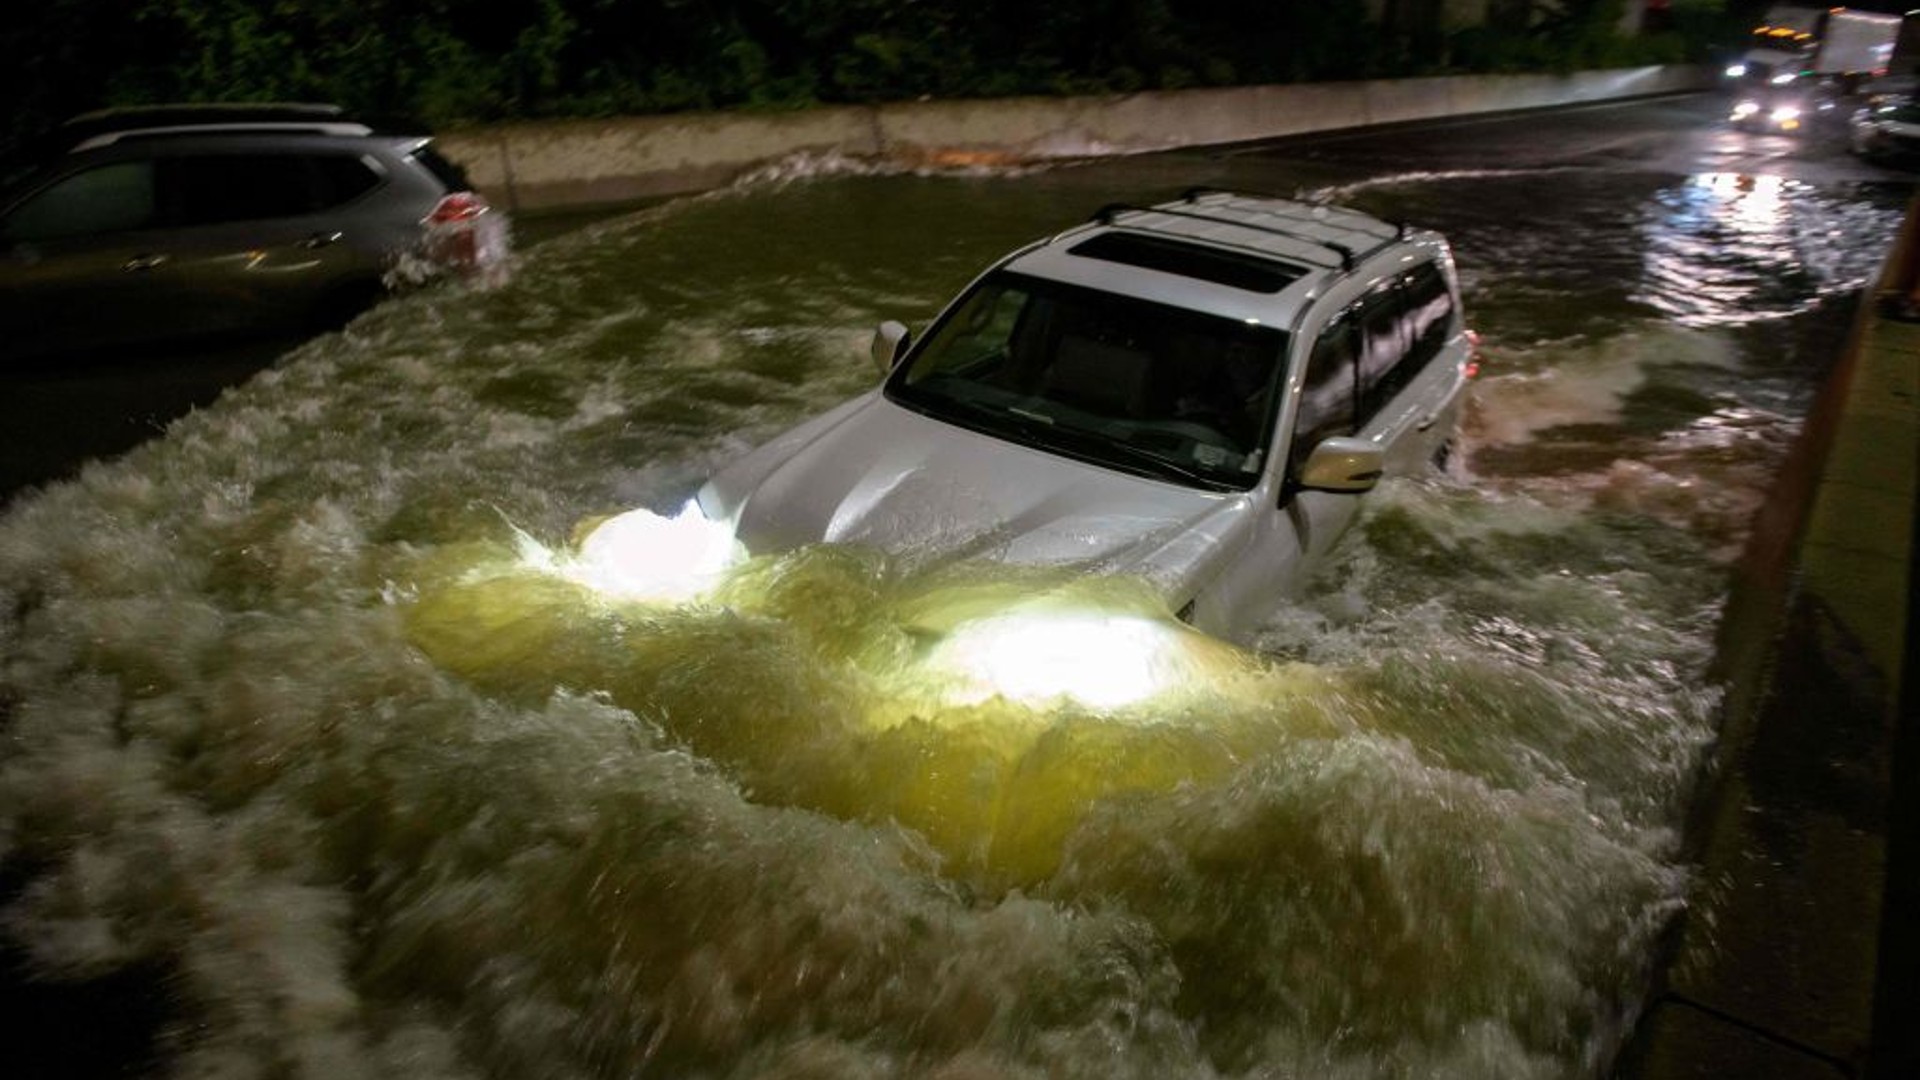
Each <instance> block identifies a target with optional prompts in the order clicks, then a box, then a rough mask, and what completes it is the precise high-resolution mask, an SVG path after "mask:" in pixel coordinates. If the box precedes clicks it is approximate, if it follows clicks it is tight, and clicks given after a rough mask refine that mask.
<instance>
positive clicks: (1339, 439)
mask: <svg viewBox="0 0 1920 1080" xmlns="http://www.w3.org/2000/svg"><path fill="white" fill-rule="evenodd" d="M1386 464H1387V455H1386V451H1384V450H1382V449H1381V448H1380V445H1379V444H1378V443H1375V442H1372V441H1370V440H1367V439H1356V438H1353V437H1351V436H1347V435H1335V436H1333V437H1332V438H1330V439H1323V440H1321V442H1320V444H1319V445H1318V446H1315V447H1314V448H1313V453H1311V454H1308V455H1307V463H1306V464H1305V465H1302V466H1301V467H1300V475H1299V477H1298V478H1297V479H1296V480H1295V481H1294V484H1295V486H1296V487H1300V488H1304V489H1307V490H1310V491H1337V492H1347V493H1351V494H1358V493H1360V492H1362V491H1372V490H1373V486H1374V485H1375V484H1377V483H1379V482H1380V476H1381V474H1382V473H1383V472H1385V471H1386Z"/></svg>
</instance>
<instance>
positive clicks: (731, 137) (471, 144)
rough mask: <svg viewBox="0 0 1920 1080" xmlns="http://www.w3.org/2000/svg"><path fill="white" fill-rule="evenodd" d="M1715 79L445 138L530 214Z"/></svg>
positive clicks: (489, 132) (499, 199)
mask: <svg viewBox="0 0 1920 1080" xmlns="http://www.w3.org/2000/svg"><path fill="white" fill-rule="evenodd" d="M1712 81H1713V76H1712V74H1711V73H1710V72H1708V71H1706V70H1705V69H1702V68H1697V67H1691V66H1684V67H1683V66H1673V67H1640V68H1622V69H1618V70H1611V71H1588V72H1576V73H1572V74H1567V75H1458V76H1446V77H1436V78H1425V79H1398V80H1375V81H1364V82H1343V83H1301V84H1291V85H1284V86H1249V87H1236V88H1232V89H1224V90H1178V91H1160V92H1154V93H1141V94H1125V95H1116V96H1109V97H1073V98H1006V99H996V100H979V101H929V102H903V103H895V104H887V105H875V106H832V107H822V108H816V109H807V110H803V111H800V112H791V113H694V114H675V115H669V116H642V117H627V118H618V119H609V120H573V121H559V122H555V123H546V124H512V125H505V126H501V127H494V128H484V129H475V130H471V131H465V132H454V133H450V134H447V135H444V136H442V137H441V138H440V139H439V140H438V145H439V147H440V149H441V151H442V152H443V153H445V154H446V155H447V156H448V157H450V158H452V159H453V160H454V161H456V162H459V163H460V164H461V165H462V166H463V167H464V168H465V169H466V170H467V173H468V175H469V176H470V177H471V178H472V179H473V182H474V184H475V185H476V186H477V187H479V188H480V190H481V191H483V192H485V193H486V194H487V195H488V197H489V198H491V199H493V200H494V201H495V202H496V203H498V204H500V205H503V206H505V207H507V208H508V209H509V210H514V211H526V210H543V209H558V208H562V207H567V206H581V205H589V204H594V203H610V202H623V201H628V200H633V199H642V198H650V197H656V196H663V195H679V194H686V193H689V192H695V191H704V190H708V189H711V188H715V187H720V186H723V185H725V184H727V183H729V182H730V181H732V180H733V179H735V178H736V177H738V176H741V175H743V174H745V173H747V172H750V171H752V170H754V169H757V168H761V167H764V166H766V165H768V164H771V163H773V162H777V161H782V160H786V159H790V158H794V157H800V156H818V157H834V156H840V157H847V158H852V159H856V160H862V161H891V162H898V163H902V164H906V165H909V166H935V167H941V166H966V165H974V164H1015V163H1020V162H1033V161H1048V160H1060V159H1066V158H1079V157H1098V156H1106V155H1114V154H1134V153H1146V152H1151V151H1154V150H1169V149H1174V148H1178V147H1184V146H1210V145H1220V144H1225V143H1237V142H1251V141H1254V140H1258V139H1272V138H1279V137H1282V136H1287V135H1301V134H1307V133H1310V132H1316V131H1333V130H1343V129H1349V128H1361V127H1372V126H1376V125H1380V124H1395V123H1405V122H1408V121H1416V120H1433V119H1438V118H1442V117H1449V116H1466V115H1472V114H1476V113H1492V112H1509V111H1515V110H1523V109H1537V108H1547V107H1551V106H1559V105H1575V104H1583V103H1588V102H1598V101H1612V100H1619V99H1623V98H1632V97H1643V96H1648V95H1653V94H1665V93H1678V92H1683V91H1689V90H1698V89H1702V88H1704V87H1707V86H1710V85H1712Z"/></svg>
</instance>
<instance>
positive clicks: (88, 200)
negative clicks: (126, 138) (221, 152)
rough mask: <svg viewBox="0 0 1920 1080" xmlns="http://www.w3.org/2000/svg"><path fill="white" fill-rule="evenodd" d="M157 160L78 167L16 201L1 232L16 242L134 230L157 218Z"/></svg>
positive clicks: (150, 224) (151, 224)
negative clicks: (22, 200)
mask: <svg viewBox="0 0 1920 1080" xmlns="http://www.w3.org/2000/svg"><path fill="white" fill-rule="evenodd" d="M155 216H156V202H155V198H154V183H153V162H151V161H117V162H114V163H112V164H108V165H101V166H98V167H96V168H92V169H87V170H84V171H82V172H77V173H74V174H73V175H72V176H69V177H66V178H64V179H62V180H59V181H57V182H55V183H54V184H52V185H50V186H49V187H47V188H45V189H44V190H42V191H41V192H39V193H38V194H36V195H34V196H32V197H31V198H29V199H27V201H25V202H23V203H21V204H20V205H19V206H18V207H16V208H15V209H14V211H13V213H11V214H8V215H7V219H6V221H5V222H4V223H3V224H0V235H3V236H5V238H6V239H8V240H12V241H16V242H35V241H43V240H62V239H67V238H69V237H75V236H92V235H96V234H100V233H116V232H129V231H131V230H134V229H144V228H149V227H151V226H153V225H154V224H156V221H155Z"/></svg>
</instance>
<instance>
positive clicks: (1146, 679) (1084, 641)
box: [927, 611, 1194, 709]
mask: <svg viewBox="0 0 1920 1080" xmlns="http://www.w3.org/2000/svg"><path fill="white" fill-rule="evenodd" d="M1187 636H1188V635H1186V634H1184V633H1182V632H1181V631H1180V630H1179V629H1178V628H1177V627H1175V626H1173V625H1171V624H1170V623H1168V622H1166V621H1164V620H1158V619H1150V618H1146V617H1144V616H1140V615H1113V614H1106V613H1102V612H1098V611H1052V612H1035V613H1027V612H1019V611H1014V612H1009V613H1007V614H1005V615H998V616H994V617H991V618H986V619H977V620H974V621H972V622H967V623H963V624H961V625H960V626H958V627H956V628H955V629H954V631H953V632H952V633H951V634H949V635H948V636H947V637H946V638H945V640H943V641H941V642H940V644H939V645H938V646H937V647H936V648H935V649H934V650H933V653H932V654H931V655H930V656H929V657H928V660H927V662H928V663H929V664H932V665H933V666H934V667H935V668H937V669H942V670H945V671H948V672H951V673H953V674H954V675H956V676H958V677H959V679H960V687H959V689H958V691H957V693H956V695H955V696H956V697H957V699H958V700H959V701H960V702H961V703H963V704H976V703H978V702H981V701H984V700H987V699H988V698H991V697H993V696H995V695H999V696H1002V697H1006V698H1009V699H1011V700H1014V701H1019V702H1024V703H1027V704H1033V705H1038V704H1044V703H1046V702H1049V701H1052V700H1055V699H1057V698H1061V697H1066V698H1071V699H1073V700H1074V701H1078V702H1080V703H1081V704H1083V705H1088V706H1092V707H1093V708H1097V709H1112V708H1118V707H1120V706H1124V705H1132V704H1135V703H1137V702H1140V701H1144V700H1146V699H1148V698H1151V697H1153V696H1154V695H1156V694H1158V693H1160V692H1162V691H1165V690H1168V689H1171V688H1173V687H1176V686H1179V685H1181V683H1182V682H1183V681H1184V680H1185V679H1186V678H1189V677H1191V676H1192V675H1193V674H1194V672H1193V671H1192V668H1193V664H1192V663H1191V662H1190V661H1189V654H1188V653H1187V651H1186V648H1185V646H1186V644H1187Z"/></svg>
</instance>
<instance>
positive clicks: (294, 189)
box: [0, 105, 506, 356]
mask: <svg viewBox="0 0 1920 1080" xmlns="http://www.w3.org/2000/svg"><path fill="white" fill-rule="evenodd" d="M32 158H33V163H32V167H30V168H29V169H28V170H26V172H25V175H23V176H21V177H19V178H18V179H17V180H15V181H14V182H13V183H11V184H9V185H8V187H7V188H6V191H5V194H4V195H0V353H4V354H6V355H13V356H22V355H29V354H34V353H44V352H52V351H64V350H69V349H81V348H90V347H98V346H106V345H116V344H122V343H125V342H131V341H144V340H153V339H161V338H174V337H182V336H188V335H200V334H210V333H220V332H230V331H253V330H267V329H282V328H300V327H303V326H310V325H315V324H316V323H325V322H327V321H332V320H337V319H339V318H341V317H343V316H346V315H349V314H351V313H352V312H354V311H355V310H357V309H358V308H359V307H361V306H364V305H365V304H367V303H369V302H370V301H372V300H373V299H374V298H376V297H378V296H379V295H380V294H381V292H382V291H383V290H384V289H386V288H387V287H389V286H390V285H391V284H392V283H393V282H394V281H395V280H396V275H401V274H406V273H431V272H434V271H437V270H439V269H444V268H459V269H463V270H464V269H474V268H482V267H487V266H492V265H497V264H498V262H499V261H500V260H501V259H502V258H503V257H504V255H505V244H506V235H505V230H504V225H503V223H502V222H500V221H499V219H498V216H497V215H494V214H492V213H490V212H489V208H488V206H487V203H486V201H485V200H484V199H482V198H481V197H480V196H479V195H477V194H475V193H474V192H473V191H472V190H471V188H470V186H469V185H468V184H467V182H466V180H465V178H464V177H463V176H462V175H461V174H460V172H459V170H458V169H457V168H455V167H454V166H453V165H451V164H450V163H448V162H447V161H446V160H445V159H443V158H441V157H440V156H439V155H438V154H436V153H435V152H434V151H433V149H432V147H431V146H430V140H429V139H428V138H427V137H426V136H424V135H421V134H418V133H407V134H385V133H381V132H379V131H377V130H376V129H375V128H374V127H373V126H372V125H370V124H367V123H363V122H361V121H359V120H356V119H354V118H352V117H349V116H347V115H345V114H344V113H343V112H342V111H341V110H340V109H339V108H337V107H335V106H330V105H246V106H225V105H223V106H162V107H152V108H137V109H114V110H108V111H105V112H100V113H91V114H88V115H87V116H83V117H79V118H76V119H74V120H72V121H69V122H68V123H66V124H65V125H63V126H62V127H60V128H59V129H57V130H56V131H55V132H54V133H53V134H52V135H51V136H49V138H48V140H47V142H46V144H45V145H43V146H42V147H40V148H39V149H38V151H37V152H36V153H35V154H34V155H32Z"/></svg>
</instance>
